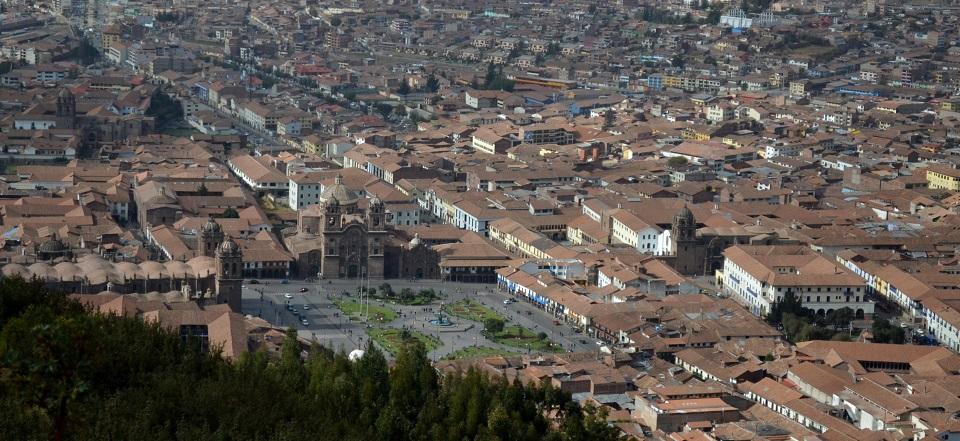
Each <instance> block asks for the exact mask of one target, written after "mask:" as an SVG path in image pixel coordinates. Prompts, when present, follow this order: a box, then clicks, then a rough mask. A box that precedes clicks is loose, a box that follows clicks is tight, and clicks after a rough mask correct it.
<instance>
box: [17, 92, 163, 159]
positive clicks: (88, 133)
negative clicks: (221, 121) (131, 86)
mask: <svg viewBox="0 0 960 441" xmlns="http://www.w3.org/2000/svg"><path fill="white" fill-rule="evenodd" d="M141 88H142V89H140V90H139V91H137V90H131V91H130V92H128V93H131V94H133V93H136V94H139V95H141V96H140V101H141V102H142V103H144V105H149V99H150V98H151V97H154V96H156V93H158V92H157V91H158V90H159V89H156V88H155V87H153V86H141ZM131 98H132V96H131ZM140 107H142V106H138V107H137V108H135V109H133V110H129V109H116V108H114V106H102V105H97V104H95V103H83V104H82V105H79V106H78V104H77V98H76V96H74V94H73V93H72V92H70V90H69V89H66V88H63V89H60V91H59V92H58V94H57V97H56V99H55V100H52V101H41V102H39V103H36V104H34V105H33V106H30V107H28V108H27V109H25V110H24V111H23V112H22V113H20V114H18V115H15V116H14V117H13V125H12V127H11V128H12V129H16V130H50V129H67V130H74V131H76V132H78V134H79V135H80V140H81V142H82V143H83V145H85V146H89V147H95V146H99V145H101V144H108V143H113V142H117V141H123V140H125V139H128V138H134V137H138V136H144V135H147V134H150V133H153V130H154V125H155V122H154V119H153V117H150V116H146V115H144V114H143V111H142V110H141V109H140Z"/></svg>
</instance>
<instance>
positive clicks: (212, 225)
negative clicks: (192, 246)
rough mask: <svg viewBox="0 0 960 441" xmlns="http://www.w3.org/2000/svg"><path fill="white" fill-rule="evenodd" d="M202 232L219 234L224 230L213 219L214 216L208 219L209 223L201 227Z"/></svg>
mask: <svg viewBox="0 0 960 441" xmlns="http://www.w3.org/2000/svg"><path fill="white" fill-rule="evenodd" d="M200 231H202V232H204V233H219V232H221V231H223V228H221V227H220V224H218V223H217V221H216V220H214V219H213V216H210V217H209V218H207V222H206V223H204V224H203V226H202V227H200Z"/></svg>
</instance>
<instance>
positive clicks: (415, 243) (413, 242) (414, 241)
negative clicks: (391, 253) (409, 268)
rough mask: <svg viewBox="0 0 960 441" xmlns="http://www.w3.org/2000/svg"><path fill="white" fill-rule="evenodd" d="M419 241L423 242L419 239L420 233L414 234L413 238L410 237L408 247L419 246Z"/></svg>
mask: <svg viewBox="0 0 960 441" xmlns="http://www.w3.org/2000/svg"><path fill="white" fill-rule="evenodd" d="M421 243H423V242H422V241H421V240H420V233H417V234H414V235H413V239H410V248H411V249H412V248H416V247H418V246H420V244H421Z"/></svg>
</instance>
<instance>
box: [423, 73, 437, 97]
mask: <svg viewBox="0 0 960 441" xmlns="http://www.w3.org/2000/svg"><path fill="white" fill-rule="evenodd" d="M425 89H426V91H427V92H430V93H437V91H438V90H440V80H438V79H437V76H436V75H434V74H432V73H431V74H430V76H429V77H427V83H426V85H425Z"/></svg>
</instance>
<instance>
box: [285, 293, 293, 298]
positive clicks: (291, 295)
mask: <svg viewBox="0 0 960 441" xmlns="http://www.w3.org/2000/svg"><path fill="white" fill-rule="evenodd" d="M283 296H284V297H286V298H288V299H292V298H293V294H290V293H285V294H284V295H283Z"/></svg>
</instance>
